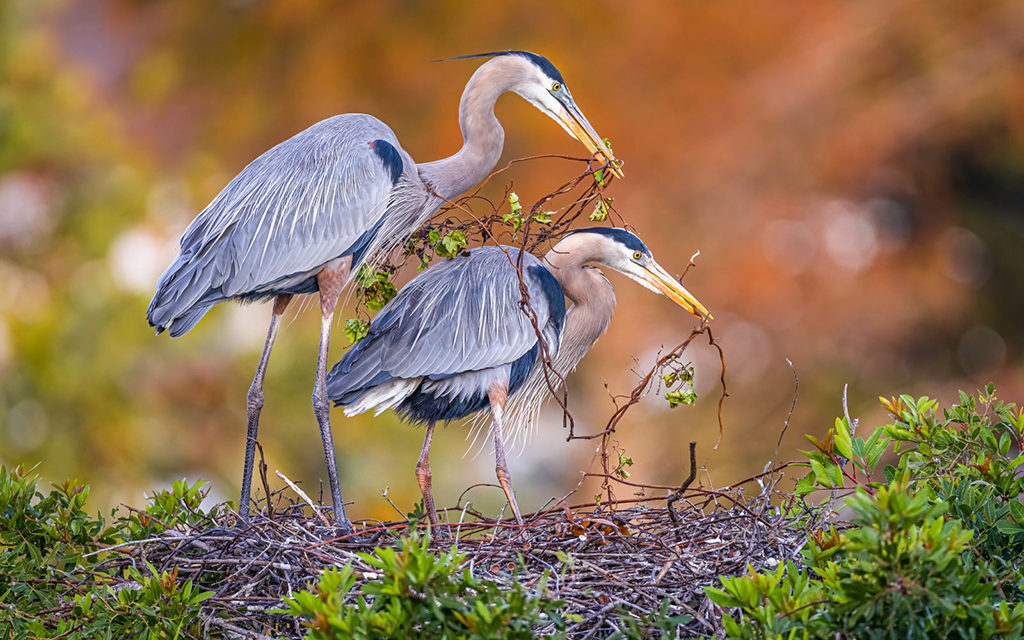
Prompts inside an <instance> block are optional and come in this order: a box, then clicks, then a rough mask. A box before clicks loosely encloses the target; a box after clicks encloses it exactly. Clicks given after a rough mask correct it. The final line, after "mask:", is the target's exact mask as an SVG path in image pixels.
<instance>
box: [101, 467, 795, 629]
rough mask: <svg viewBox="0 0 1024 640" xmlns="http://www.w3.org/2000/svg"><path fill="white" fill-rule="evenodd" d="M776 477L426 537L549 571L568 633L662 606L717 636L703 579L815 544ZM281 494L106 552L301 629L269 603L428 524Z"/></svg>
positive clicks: (440, 547)
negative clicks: (327, 514)
mask: <svg viewBox="0 0 1024 640" xmlns="http://www.w3.org/2000/svg"><path fill="white" fill-rule="evenodd" d="M693 475H694V474H692V473H691V478H690V480H692V476H693ZM779 477H781V475H780V474H777V473H775V472H774V471H773V472H771V473H766V474H762V475H760V476H755V477H753V478H751V479H748V481H745V483H744V484H745V485H746V487H753V488H757V489H758V490H757V491H756V492H753V493H755V494H756V495H753V496H746V495H745V491H744V489H745V486H742V485H741V486H734V487H730V488H726V489H720V490H709V489H703V488H693V489H689V488H688V489H686V490H685V491H679V489H678V488H677V489H676V490H675V491H673V492H671V493H669V494H668V495H663V496H661V497H649V498H632V499H630V500H625V501H619V502H617V503H616V504H615V505H614V506H609V505H608V504H604V505H601V506H597V505H594V504H589V505H578V506H575V507H570V506H568V505H567V504H565V503H564V502H560V503H558V504H555V505H551V506H549V507H548V508H547V509H545V510H542V511H539V512H537V513H534V514H530V515H527V516H525V518H524V519H525V521H526V523H525V524H524V525H522V526H520V525H517V524H516V523H515V522H514V521H512V520H510V519H487V518H485V517H484V516H482V515H481V514H479V513H475V512H472V511H470V510H469V509H462V510H455V509H452V510H449V511H448V512H447V513H448V514H449V516H450V517H452V516H454V518H453V521H452V522H451V523H449V524H445V525H440V527H441V528H443V529H445V532H440V531H434V532H431V533H432V535H431V541H430V545H431V548H432V549H433V550H434V551H436V552H438V553H442V552H446V551H448V550H449V549H450V548H451V547H452V546H454V547H456V548H457V550H458V552H459V553H460V554H462V555H463V556H464V557H465V567H466V568H468V569H469V570H470V571H471V572H472V573H473V575H474V576H475V577H478V578H484V579H487V580H491V581H494V582H497V583H498V584H505V585H511V583H512V581H516V582H518V583H519V584H521V585H524V586H526V587H527V588H530V587H532V586H534V585H536V584H537V583H538V582H539V581H540V580H541V579H542V577H543V576H544V575H545V574H546V575H547V580H548V585H547V586H548V590H549V597H551V598H556V599H559V600H562V601H564V602H565V603H566V605H565V608H564V610H563V612H564V613H565V614H567V616H566V618H567V619H568V620H571V621H572V622H570V623H569V626H568V628H567V631H568V636H569V637H570V638H603V637H608V636H609V635H611V634H612V633H614V632H616V631H618V630H620V626H621V625H622V623H623V618H624V617H633V618H634V619H636V620H642V619H644V618H645V617H648V619H649V617H651V616H654V615H659V614H661V615H664V614H665V613H667V614H668V615H669V616H673V617H675V616H684V617H683V618H680V619H683V620H687V619H688V621H687V622H684V623H682V624H681V625H680V626H678V628H677V630H676V635H677V637H692V636H707V635H713V634H715V633H716V632H718V631H719V618H720V611H717V610H716V607H715V605H714V604H712V603H711V601H710V600H709V599H708V598H707V596H706V595H705V593H704V587H705V586H717V585H719V578H720V577H721V576H726V575H737V574H741V573H743V572H745V571H746V568H747V567H748V566H751V567H753V568H754V569H774V568H775V567H777V566H778V565H779V564H780V563H782V562H785V561H787V560H792V559H795V558H796V557H797V555H798V553H799V549H800V548H801V547H802V546H803V544H804V542H805V541H806V533H804V532H805V531H806V528H804V527H798V526H795V523H794V522H793V521H791V520H790V519H789V518H787V517H784V516H782V513H783V512H784V511H785V512H790V513H792V510H791V509H786V510H782V509H780V508H779V507H778V506H774V505H778V504H779V497H780V496H783V495H784V494H780V493H779V492H778V491H777V490H776V489H775V485H776V483H777V479H778V478H779ZM755 483H756V484H755ZM654 490H655V488H652V487H648V488H647V489H646V491H654ZM272 497H273V498H276V500H277V502H278V506H277V507H276V508H274V509H268V508H267V502H266V501H263V502H262V503H261V507H262V508H261V509H260V510H259V512H258V513H257V514H256V515H255V516H254V517H253V519H252V520H251V521H250V522H249V523H240V521H238V520H237V517H236V515H235V514H234V513H233V512H231V511H230V510H228V509H226V508H225V509H219V508H218V509H214V510H213V511H212V512H211V513H212V514H214V515H208V516H205V517H204V518H203V519H202V521H201V522H199V523H198V524H194V525H192V526H190V527H183V526H179V527H177V528H175V529H170V530H168V531H165V532H164V533H162V534H161V535H159V536H156V537H152V538H147V539H145V540H140V541H136V542H132V543H126V544H124V545H121V546H119V547H117V548H114V549H110V550H109V551H110V552H111V554H112V555H111V557H110V558H109V559H108V561H107V562H109V563H113V564H115V565H117V564H120V565H123V566H126V565H128V564H134V565H137V566H139V565H142V564H143V563H149V564H150V565H152V566H153V567H154V568H156V569H157V570H160V571H172V572H176V574H177V578H178V579H179V580H185V579H191V580H192V581H193V582H195V583H197V584H202V585H203V587H204V588H207V589H212V590H213V591H215V593H216V595H215V596H214V597H212V598H210V599H209V600H207V601H205V602H204V603H203V611H204V625H206V628H207V629H209V630H211V631H212V630H217V631H219V632H222V633H225V634H226V635H228V636H229V637H239V638H267V637H271V636H272V637H274V638H300V637H303V636H304V635H305V633H306V631H307V629H306V628H305V627H304V625H303V623H302V622H301V621H299V620H296V619H295V618H293V617H291V616H288V615H285V614H282V613H278V612H275V611H274V610H275V609H277V610H279V609H281V608H282V607H283V603H282V598H284V597H286V596H290V595H292V594H293V593H294V592H295V591H297V590H301V589H305V588H308V587H309V586H310V584H315V583H316V581H317V580H318V578H319V577H320V575H321V574H322V572H323V570H324V568H325V567H331V566H334V567H341V566H344V565H346V564H350V565H352V567H353V569H354V570H355V575H356V577H357V578H358V582H357V589H359V588H361V586H362V585H363V584H365V582H366V581H367V580H373V579H376V578H379V573H376V572H377V571H378V570H376V569H375V568H373V567H371V566H369V565H368V564H367V563H366V562H365V561H364V560H363V559H362V558H361V557H360V556H359V555H358V553H359V552H372V551H373V549H374V548H375V547H385V546H391V545H393V544H395V543H396V542H397V541H398V539H399V538H401V537H402V536H407V535H409V532H410V530H411V529H414V528H419V529H421V530H425V531H429V528H430V527H429V525H426V524H422V523H418V522H409V521H397V522H379V521H367V520H364V521H357V522H356V523H355V526H356V530H355V532H354V533H352V534H350V535H344V536H338V535H337V534H336V532H335V531H334V530H333V529H332V528H330V527H325V523H326V520H325V518H324V517H323V515H322V513H321V512H320V507H318V506H316V505H312V504H311V503H310V504H304V503H303V502H292V503H290V504H288V505H287V506H285V507H283V508H282V507H280V502H281V500H282V492H275V493H274V494H273V495H272ZM302 497H303V499H306V498H305V496H304V494H303V495H302ZM784 497H786V498H787V499H791V497H790V496H784ZM805 524H806V522H805ZM444 533H447V535H442V534H444ZM125 586H126V587H127V588H131V585H125ZM573 614H575V615H573Z"/></svg>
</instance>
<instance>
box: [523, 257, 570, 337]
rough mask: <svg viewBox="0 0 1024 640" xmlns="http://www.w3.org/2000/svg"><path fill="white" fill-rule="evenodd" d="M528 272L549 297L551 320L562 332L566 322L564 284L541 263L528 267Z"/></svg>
mask: <svg viewBox="0 0 1024 640" xmlns="http://www.w3.org/2000/svg"><path fill="white" fill-rule="evenodd" d="M526 272H527V273H529V274H530V275H531V276H533V278H534V279H535V280H536V281H537V284H539V285H540V290H541V291H542V292H543V293H544V297H545V298H547V303H548V312H549V313H550V314H551V322H552V323H553V324H554V325H555V327H556V329H557V330H558V332H559V333H561V332H562V323H564V322H565V292H564V291H562V285H560V284H558V280H555V276H553V275H551V272H550V271H548V270H547V269H545V268H544V267H543V266H541V265H537V264H535V265H532V266H530V267H527V269H526Z"/></svg>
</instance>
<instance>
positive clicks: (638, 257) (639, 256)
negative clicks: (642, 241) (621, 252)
mask: <svg viewBox="0 0 1024 640" xmlns="http://www.w3.org/2000/svg"><path fill="white" fill-rule="evenodd" d="M643 256H644V254H642V253H640V252H639V251H634V252H633V259H634V260H639V259H640V258H642V257H643Z"/></svg>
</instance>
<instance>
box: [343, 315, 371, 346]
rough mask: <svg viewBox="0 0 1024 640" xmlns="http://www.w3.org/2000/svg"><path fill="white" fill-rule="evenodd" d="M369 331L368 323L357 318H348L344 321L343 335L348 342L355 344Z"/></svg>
mask: <svg viewBox="0 0 1024 640" xmlns="http://www.w3.org/2000/svg"><path fill="white" fill-rule="evenodd" d="M369 333H370V323H369V322H363V321H362V320H360V319H359V318H349V319H348V320H346V321H345V337H347V338H348V339H349V342H351V343H352V344H355V343H357V342H359V341H360V340H362V339H363V338H365V337H366V336H367V334H369Z"/></svg>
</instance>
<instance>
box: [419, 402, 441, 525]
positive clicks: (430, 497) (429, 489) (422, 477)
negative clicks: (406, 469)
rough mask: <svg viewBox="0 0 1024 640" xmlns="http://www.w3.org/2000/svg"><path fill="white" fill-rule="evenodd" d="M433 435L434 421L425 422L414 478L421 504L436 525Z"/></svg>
mask: <svg viewBox="0 0 1024 640" xmlns="http://www.w3.org/2000/svg"><path fill="white" fill-rule="evenodd" d="M433 437H434V423H433V422H431V423H429V424H427V435H425V436H424V437H423V448H422V449H421V450H420V459H419V460H418V461H417V462H416V480H417V482H419V484H420V493H421V494H423V506H424V507H425V508H426V510H427V515H428V516H429V517H430V524H432V525H437V522H438V521H437V508H436V507H435V506H434V489H433V485H432V484H431V479H432V478H433V476H432V475H431V473H430V441H431V439H432V438H433Z"/></svg>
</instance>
